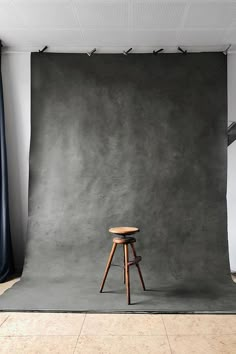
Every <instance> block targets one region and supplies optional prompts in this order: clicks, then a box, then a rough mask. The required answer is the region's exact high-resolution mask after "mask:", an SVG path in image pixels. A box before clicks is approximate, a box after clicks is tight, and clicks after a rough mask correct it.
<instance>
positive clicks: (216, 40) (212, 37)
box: [178, 30, 225, 46]
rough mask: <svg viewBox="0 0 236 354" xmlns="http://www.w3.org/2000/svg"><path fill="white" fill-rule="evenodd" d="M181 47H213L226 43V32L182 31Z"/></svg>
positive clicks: (180, 34) (180, 36) (180, 33)
mask: <svg viewBox="0 0 236 354" xmlns="http://www.w3.org/2000/svg"><path fill="white" fill-rule="evenodd" d="M178 43H179V44H180V45H181V44H183V45H186V46H188V45H190V46H191V45H196V46H201V45H202V46H205V45H207V46H211V45H218V44H219V45H222V44H224V43H225V32H224V31H222V30H207V31H206V30H189V31H181V32H179V35H178Z"/></svg>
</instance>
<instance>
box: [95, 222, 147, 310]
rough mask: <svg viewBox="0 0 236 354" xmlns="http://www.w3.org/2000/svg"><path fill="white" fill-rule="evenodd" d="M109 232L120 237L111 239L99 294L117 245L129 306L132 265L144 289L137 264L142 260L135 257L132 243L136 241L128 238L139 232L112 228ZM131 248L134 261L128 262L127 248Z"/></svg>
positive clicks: (132, 228) (135, 228) (126, 228)
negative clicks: (119, 247) (130, 268)
mask: <svg viewBox="0 0 236 354" xmlns="http://www.w3.org/2000/svg"><path fill="white" fill-rule="evenodd" d="M109 232H111V233H112V234H116V235H119V236H120V237H114V238H113V245H112V249H111V253H110V256H109V258H108V262H107V265H106V269H105V273H104V276H103V280H102V284H101V288H100V293H101V292H102V290H103V287H104V284H105V281H106V278H107V275H108V272H109V269H110V266H111V262H112V259H113V256H114V253H115V250H116V247H117V245H123V250H124V284H126V293H127V301H128V305H130V280H129V267H130V266H132V265H134V264H135V265H136V267H137V269H138V273H139V277H140V280H141V283H142V287H143V290H146V289H145V285H144V281H143V276H142V273H141V269H140V266H139V262H140V261H141V260H142V257H141V256H137V254H136V251H135V248H134V243H135V242H136V239H135V238H134V237H130V235H133V234H135V233H136V232H139V229H138V228H137V227H114V228H111V229H109ZM127 236H128V237H127ZM129 245H130V246H131V248H132V252H133V255H134V259H133V260H132V261H129V249H128V246H129Z"/></svg>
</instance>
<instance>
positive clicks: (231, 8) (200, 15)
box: [184, 1, 236, 28]
mask: <svg viewBox="0 0 236 354" xmlns="http://www.w3.org/2000/svg"><path fill="white" fill-rule="evenodd" d="M235 18H236V2H235V1H234V2H230V3H229V2H225V3H217V2H215V3H206V2H205V3H204V2H201V3H195V4H192V5H190V8H189V10H188V15H187V17H186V20H185V23H184V27H186V28H226V27H228V26H231V24H232V22H233V20H234V19H235Z"/></svg>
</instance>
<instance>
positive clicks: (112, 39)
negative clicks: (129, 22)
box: [83, 30, 132, 49]
mask: <svg viewBox="0 0 236 354" xmlns="http://www.w3.org/2000/svg"><path fill="white" fill-rule="evenodd" d="M83 35H84V43H85V45H91V46H93V47H98V46H111V47H115V46H121V47H122V46H126V45H131V44H132V40H131V38H130V33H129V32H127V31H123V30H109V31H107V30H87V31H85V32H84V33H83ZM124 49H125V48H124Z"/></svg>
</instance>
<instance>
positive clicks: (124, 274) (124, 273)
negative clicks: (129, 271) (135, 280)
mask: <svg viewBox="0 0 236 354" xmlns="http://www.w3.org/2000/svg"><path fill="white" fill-rule="evenodd" d="M123 252H124V284H125V245H123Z"/></svg>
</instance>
